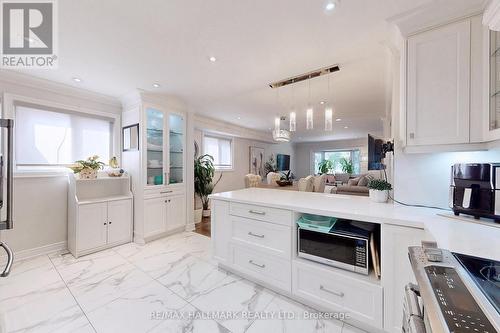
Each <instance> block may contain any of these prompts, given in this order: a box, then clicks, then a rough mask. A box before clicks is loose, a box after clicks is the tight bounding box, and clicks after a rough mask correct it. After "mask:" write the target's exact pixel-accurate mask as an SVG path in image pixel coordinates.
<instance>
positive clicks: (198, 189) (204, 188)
mask: <svg viewBox="0 0 500 333" xmlns="http://www.w3.org/2000/svg"><path fill="white" fill-rule="evenodd" d="M213 161H214V158H213V157H212V156H210V155H208V154H205V155H202V156H200V157H197V158H195V160H194V191H195V193H196V194H197V195H198V196H199V197H200V200H201V204H202V207H203V212H202V216H204V217H208V216H210V207H209V199H208V196H209V195H210V194H212V192H213V190H214V188H215V186H216V185H217V184H218V183H219V181H220V180H221V178H222V173H221V175H220V177H219V179H217V181H216V182H215V183H213V182H212V181H213V178H214V174H215V167H214V163H213Z"/></svg>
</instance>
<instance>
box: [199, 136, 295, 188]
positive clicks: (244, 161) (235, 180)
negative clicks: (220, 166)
mask: <svg viewBox="0 0 500 333" xmlns="http://www.w3.org/2000/svg"><path fill="white" fill-rule="evenodd" d="M202 137H203V131H202V130H200V129H197V130H195V132H194V138H195V140H196V141H197V142H198V145H199V147H200V150H201V152H200V153H203V144H202V142H203V141H202ZM252 146H253V147H260V148H264V156H265V160H266V161H267V160H268V159H269V157H270V156H271V155H274V156H275V157H276V154H287V155H290V168H291V169H292V170H294V160H295V159H294V150H293V145H292V144H291V143H281V144H273V143H267V142H261V141H256V140H249V139H245V138H238V137H233V154H234V159H233V170H230V171H222V178H221V181H220V182H219V184H218V185H217V187H216V188H215V191H214V192H216V193H219V192H225V191H232V190H238V189H242V188H244V187H245V181H244V177H245V175H247V174H248V173H249V171H250V147H252ZM220 174H221V172H217V173H216V174H215V178H214V179H217V178H218V177H219V176H220Z"/></svg>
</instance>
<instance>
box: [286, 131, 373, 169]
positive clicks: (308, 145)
mask: <svg viewBox="0 0 500 333" xmlns="http://www.w3.org/2000/svg"><path fill="white" fill-rule="evenodd" d="M337 149H359V150H360V154H361V157H360V159H361V172H362V173H363V172H366V171H367V170H368V162H367V161H368V160H367V157H368V139H355V140H335V141H325V142H304V143H297V144H295V176H296V177H298V178H301V177H306V176H308V175H310V174H312V173H313V172H314V170H313V169H314V165H313V153H314V152H317V151H323V150H337Z"/></svg>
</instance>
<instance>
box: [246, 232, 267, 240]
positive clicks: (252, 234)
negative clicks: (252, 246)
mask: <svg viewBox="0 0 500 333" xmlns="http://www.w3.org/2000/svg"><path fill="white" fill-rule="evenodd" d="M248 234H249V235H250V236H254V237H258V238H264V237H265V236H264V235H257V234H254V233H253V232H251V231H249V232H248Z"/></svg>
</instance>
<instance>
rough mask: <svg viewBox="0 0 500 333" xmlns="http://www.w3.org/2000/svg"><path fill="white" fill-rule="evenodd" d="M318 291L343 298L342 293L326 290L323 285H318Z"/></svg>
mask: <svg viewBox="0 0 500 333" xmlns="http://www.w3.org/2000/svg"><path fill="white" fill-rule="evenodd" d="M319 289H320V290H323V291H326V292H327V293H330V294H333V295H335V296H338V297H344V293H343V292H336V291H333V290H330V289H328V288H325V287H324V286H323V285H320V286H319Z"/></svg>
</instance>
